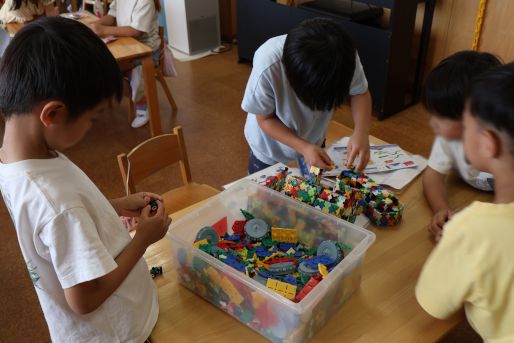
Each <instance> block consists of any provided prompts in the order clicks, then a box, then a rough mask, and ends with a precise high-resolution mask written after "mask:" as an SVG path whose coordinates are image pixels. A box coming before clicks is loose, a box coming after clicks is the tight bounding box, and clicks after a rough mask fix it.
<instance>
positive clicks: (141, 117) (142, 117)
mask: <svg viewBox="0 0 514 343" xmlns="http://www.w3.org/2000/svg"><path fill="white" fill-rule="evenodd" d="M146 123H148V111H147V110H136V117H135V118H134V120H133V121H132V124H131V126H132V127H133V128H134V129H137V128H138V127H141V126H143V125H146Z"/></svg>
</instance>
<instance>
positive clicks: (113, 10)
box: [107, 0, 116, 18]
mask: <svg viewBox="0 0 514 343" xmlns="http://www.w3.org/2000/svg"><path fill="white" fill-rule="evenodd" d="M107 14H108V15H110V16H111V17H114V18H116V0H112V2H111V5H110V6H109V11H108V12H107Z"/></svg>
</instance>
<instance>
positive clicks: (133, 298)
mask: <svg viewBox="0 0 514 343" xmlns="http://www.w3.org/2000/svg"><path fill="white" fill-rule="evenodd" d="M56 61H58V63H56ZM121 95H122V79H121V73H120V70H119V67H118V65H117V64H116V61H115V60H114V58H113V56H112V55H111V53H110V52H109V50H108V49H107V47H106V46H105V44H104V43H103V42H102V41H101V40H100V39H99V38H98V37H97V36H95V35H94V34H93V32H91V30H89V29H88V28H87V27H86V26H85V25H83V24H81V23H78V22H75V21H73V20H69V19H64V18H61V17H53V18H45V19H40V20H37V21H35V22H33V23H30V24H28V25H27V26H25V27H24V28H23V29H22V30H20V31H19V32H18V33H17V34H16V36H15V37H14V38H13V40H12V42H11V43H10V45H9V46H8V47H7V49H6V51H5V54H4V56H3V58H2V60H1V62H0V112H1V113H2V115H3V116H4V119H5V133H4V139H3V144H2V147H1V149H0V190H1V192H2V196H3V198H4V201H5V204H6V206H7V208H8V209H9V212H10V214H11V217H12V220H13V222H14V226H15V228H16V232H17V236H18V241H19V244H20V248H21V251H22V254H23V257H24V259H25V262H26V264H27V268H28V270H29V274H30V276H31V279H32V281H33V283H34V287H35V290H36V293H37V295H38V298H39V301H40V304H41V308H42V310H43V313H44V315H45V319H46V321H47V324H48V328H49V331H50V336H51V338H52V341H54V342H105V343H111V342H132V343H141V342H143V341H145V340H146V339H147V338H148V336H149V335H150V333H151V331H152V329H153V327H154V325H155V323H156V320H157V316H158V312H159V308H158V302H157V291H156V288H155V285H154V284H153V282H152V279H151V277H150V274H149V272H148V266H147V265H146V263H145V261H144V259H143V258H142V256H143V254H144V252H145V250H146V248H147V247H148V246H149V245H150V244H152V243H153V242H155V241H157V240H159V239H160V238H162V237H163V236H164V234H165V233H166V230H167V227H168V225H169V222H170V219H169V218H168V216H167V214H166V211H165V209H164V207H163V204H162V202H161V198H160V197H159V196H157V195H155V194H150V193H138V194H135V195H131V196H128V197H125V198H120V199H115V200H111V201H108V200H107V199H106V198H105V197H104V196H103V195H102V193H101V192H100V190H99V189H98V188H97V187H96V186H95V185H94V184H93V182H92V181H91V180H90V179H89V178H88V177H87V176H86V175H85V174H84V173H83V172H82V171H81V170H80V169H79V168H78V167H77V166H76V165H75V164H73V163H72V162H71V161H70V160H68V159H67V158H66V157H65V156H64V155H62V154H61V153H60V152H59V151H62V150H64V149H67V148H69V147H71V146H73V145H75V144H77V143H78V142H80V140H81V139H82V138H83V136H84V135H85V134H86V132H87V131H88V130H89V128H90V127H91V125H92V122H93V121H94V119H95V118H96V117H97V116H98V115H99V113H101V112H102V111H103V110H104V109H105V108H106V107H108V106H109V104H110V103H111V102H112V101H119V100H120V98H121ZM152 199H155V200H157V203H158V209H157V211H155V212H151V211H150V206H148V203H149V202H150V200H152ZM120 215H123V216H138V217H139V224H138V229H137V231H136V233H135V235H134V238H133V239H132V238H131V237H130V235H129V233H128V232H127V230H126V229H125V228H124V226H123V225H122V223H121V221H120V219H119V216H120Z"/></svg>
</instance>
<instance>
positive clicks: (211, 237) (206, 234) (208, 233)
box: [195, 226, 220, 244]
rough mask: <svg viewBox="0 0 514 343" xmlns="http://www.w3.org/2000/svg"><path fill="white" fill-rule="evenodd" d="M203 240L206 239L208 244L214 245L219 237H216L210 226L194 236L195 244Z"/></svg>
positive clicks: (216, 233) (216, 234)
mask: <svg viewBox="0 0 514 343" xmlns="http://www.w3.org/2000/svg"><path fill="white" fill-rule="evenodd" d="M203 239H206V240H207V241H208V242H209V244H216V243H218V242H219V240H220V237H219V236H218V232H216V230H214V228H213V227H212V226H205V227H203V228H201V229H200V231H198V233H197V234H196V239H195V242H197V241H201V240H203Z"/></svg>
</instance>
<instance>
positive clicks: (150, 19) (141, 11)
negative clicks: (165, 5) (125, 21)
mask: <svg viewBox="0 0 514 343" xmlns="http://www.w3.org/2000/svg"><path fill="white" fill-rule="evenodd" d="M154 25H155V4H154V2H153V0H145V1H141V0H140V1H137V3H136V6H135V7H134V11H133V12H132V18H131V20H130V26H131V27H132V28H134V29H136V30H138V31H141V32H145V33H149V32H150V31H152V28H153V27H154Z"/></svg>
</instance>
